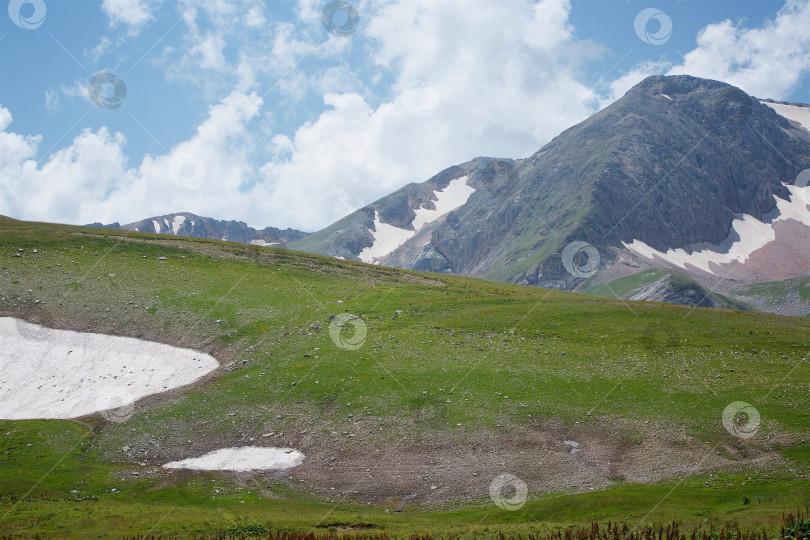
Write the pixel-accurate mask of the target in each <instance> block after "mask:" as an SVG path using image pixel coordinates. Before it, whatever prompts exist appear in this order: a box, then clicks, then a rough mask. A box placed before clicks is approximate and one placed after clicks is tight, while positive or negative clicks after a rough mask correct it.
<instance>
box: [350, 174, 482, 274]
mask: <svg viewBox="0 0 810 540" xmlns="http://www.w3.org/2000/svg"><path fill="white" fill-rule="evenodd" d="M473 193H475V188H472V187H470V186H468V185H467V176H462V177H460V178H456V179H455V180H451V181H450V182H449V183H448V184H447V187H446V188H444V189H442V190H439V191H434V192H433V194H434V195H435V196H436V200H434V201H433V206H435V209H433V210H431V209H428V208H424V207H420V208H417V209H416V210H415V213H416V217H414V218H413V221H411V223H409V224H408V225H409V227H408V228H407V229H403V228H401V227H395V226H393V225H389V224H387V223H383V222H382V221H380V213H379V212H374V230H373V231H371V233H372V234H373V235H374V243H373V244H372V245H371V247H367V248H365V249H364V250H363V251H361V252H360V254H359V255H358V257H359V258H360V260H361V261H363V262H366V263H374V264H376V262H377V261H378V260H379V259H380V258H381V257H384V256H386V255H388V254H389V253H391V252H392V251H394V250H395V249H397V248H398V247H399V246H401V245H402V244H404V243H405V242H407V241H408V240H410V239H411V238H412V237H414V236H415V235H416V233H418V232H419V231H421V230H422V229H423V228H424V227H425V225H428V224H430V223H433V222H434V221H436V220H437V219H439V218H441V217H442V216H444V215H446V214H448V213H449V212H451V211H453V210H455V209H456V208H458V207H459V206H462V205H463V204H464V203H466V202H467V200H468V199H469V198H470V195H472V194H473Z"/></svg>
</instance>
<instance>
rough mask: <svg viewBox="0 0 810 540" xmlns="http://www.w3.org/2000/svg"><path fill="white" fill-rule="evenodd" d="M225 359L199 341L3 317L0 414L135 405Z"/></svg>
mask: <svg viewBox="0 0 810 540" xmlns="http://www.w3.org/2000/svg"><path fill="white" fill-rule="evenodd" d="M218 366H219V362H217V360H216V359H215V358H214V357H213V356H210V355H208V354H205V353H201V352H198V351H194V350H191V349H182V348H179V347H173V346H170V345H164V344H162V343H155V342H152V341H143V340H140V339H135V338H128V337H118V336H108V335H105V334H92V333H84V332H73V331H69V330H53V329H49V328H45V327H42V326H39V325H36V324H29V323H27V322H25V321H22V320H19V319H14V318H11V317H0V419H4V420H22V419H32V418H76V417H79V416H84V415H87V414H92V413H96V412H102V411H108V410H115V409H119V410H120V409H122V408H123V409H126V408H128V407H129V408H131V407H132V405H133V403H135V401H137V400H138V399H140V398H143V397H146V396H149V395H152V394H158V393H161V392H167V391H169V390H172V389H174V388H178V387H181V386H185V385H187V384H190V383H193V382H194V381H196V380H198V379H199V378H200V377H202V376H204V375H206V374H208V373H210V372H212V371H214V370H215V369H216V368H217V367H218Z"/></svg>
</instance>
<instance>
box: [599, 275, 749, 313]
mask: <svg viewBox="0 0 810 540" xmlns="http://www.w3.org/2000/svg"><path fill="white" fill-rule="evenodd" d="M667 274H669V275H670V287H671V288H672V291H673V292H674V293H679V294H686V293H689V292H695V293H697V297H698V298H700V297H703V296H708V297H709V298H711V299H712V300H714V301H715V304H716V305H717V306H719V307H722V308H726V309H750V307H749V306H747V305H746V304H744V303H742V302H738V301H736V300H732V299H731V298H728V297H726V296H723V295H721V294H717V293H715V292H712V291H709V290H708V289H706V288H705V287H703V286H701V285H700V284H699V283H698V282H697V281H695V280H694V279H693V278H692V277H690V276H689V275H687V274H685V273H684V272H681V271H678V270H664V269H661V268H648V269H646V270H642V271H641V272H637V273H635V274H632V275H630V276H624V277H621V278H617V279H614V280H612V281H609V282H607V283H601V284H599V285H595V286H591V287H588V288H586V289H585V291H584V292H585V294H592V295H594V296H603V297H608V298H623V297H625V296H628V295H630V293H632V292H633V291H635V290H637V289H639V288H641V287H643V286H645V285H649V284H650V283H652V282H653V281H655V280H657V279H660V278H662V277H664V276H665V275H667Z"/></svg>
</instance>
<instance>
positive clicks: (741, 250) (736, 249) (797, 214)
mask: <svg viewBox="0 0 810 540" xmlns="http://www.w3.org/2000/svg"><path fill="white" fill-rule="evenodd" d="M785 186H786V187H787V188H788V190H789V191H790V201H786V200H784V199H781V198H779V197H776V206H777V208H779V216H778V217H777V218H775V219H774V220H773V221H772V222H771V223H763V222H762V221H759V220H758V219H756V218H755V217H753V216H750V215H748V214H743V217H742V219H740V218H737V219H735V220H734V221H733V222H732V223H731V229H732V231H731V232H729V237H731V236H732V235H733V234H734V233H736V234H737V236H739V240H737V241H736V242H734V243H733V244H731V246H730V248H729V250H728V251H727V252H726V253H721V252H719V251H717V250H716V249H703V250H699V251H693V252H692V253H687V252H686V251H685V250H683V249H681V248H678V249H669V250H667V252H666V253H662V252H660V251H658V250H656V249H654V248H652V247H650V246H648V245H647V244H645V243H644V242H642V241H641V240H633V241H632V242H631V243H629V244H628V243H627V242H622V244H624V247H626V248H627V249H629V250H631V251H633V252H635V253H637V254H638V255H641V256H642V257H646V258H648V259H652V258H653V256H655V257H659V258H661V259H663V260H665V261H667V262H669V263H671V264H674V265H676V266H679V267H681V268H683V269H686V267H687V265H690V266H693V267H695V268H699V269H700V270H703V271H705V272H708V273H710V274H714V273H715V272H714V271H712V269H711V266H710V265H711V264H728V263H731V262H738V263H745V261H746V260H748V257H750V256H751V254H752V253H754V252H755V251H757V250H758V249H761V248H763V247H765V246H766V245H767V244H768V243H769V242H772V241H773V240H774V239H775V238H776V233H775V231H774V225H775V224H776V223H779V222H780V221H785V220H788V219H793V220H795V221H798V222H799V223H802V224H804V225H806V226H807V227H810V186H807V187H803V188H802V187H797V186H791V185H787V184H786V185H785Z"/></svg>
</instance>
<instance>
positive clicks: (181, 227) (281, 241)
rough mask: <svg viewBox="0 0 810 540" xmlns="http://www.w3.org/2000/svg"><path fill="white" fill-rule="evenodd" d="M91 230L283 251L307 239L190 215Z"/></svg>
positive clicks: (295, 233)
mask: <svg viewBox="0 0 810 540" xmlns="http://www.w3.org/2000/svg"><path fill="white" fill-rule="evenodd" d="M91 226H94V227H106V228H112V229H125V230H127V231H139V232H149V233H155V234H173V235H179V236H191V237H194V238H210V239H216V240H229V241H231V242H240V243H243V244H257V245H260V246H274V247H283V246H285V245H286V244H287V243H289V242H294V241H296V240H301V239H302V238H306V237H307V236H308V234H309V233H305V232H301V231H297V230H295V229H284V230H282V229H277V228H275V227H265V228H264V229H261V230H256V229H254V228H253V227H250V226H248V225H247V223H245V222H244V221H234V220H231V221H225V220H217V219H213V218H207V217H202V216H198V215H196V214H191V213H189V212H178V213H176V214H166V215H164V216H156V217H152V218H147V219H142V220H140V221H136V222H134V223H128V224H126V225H119V224H118V223H111V224H109V225H103V224H101V223H92V224H91Z"/></svg>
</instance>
